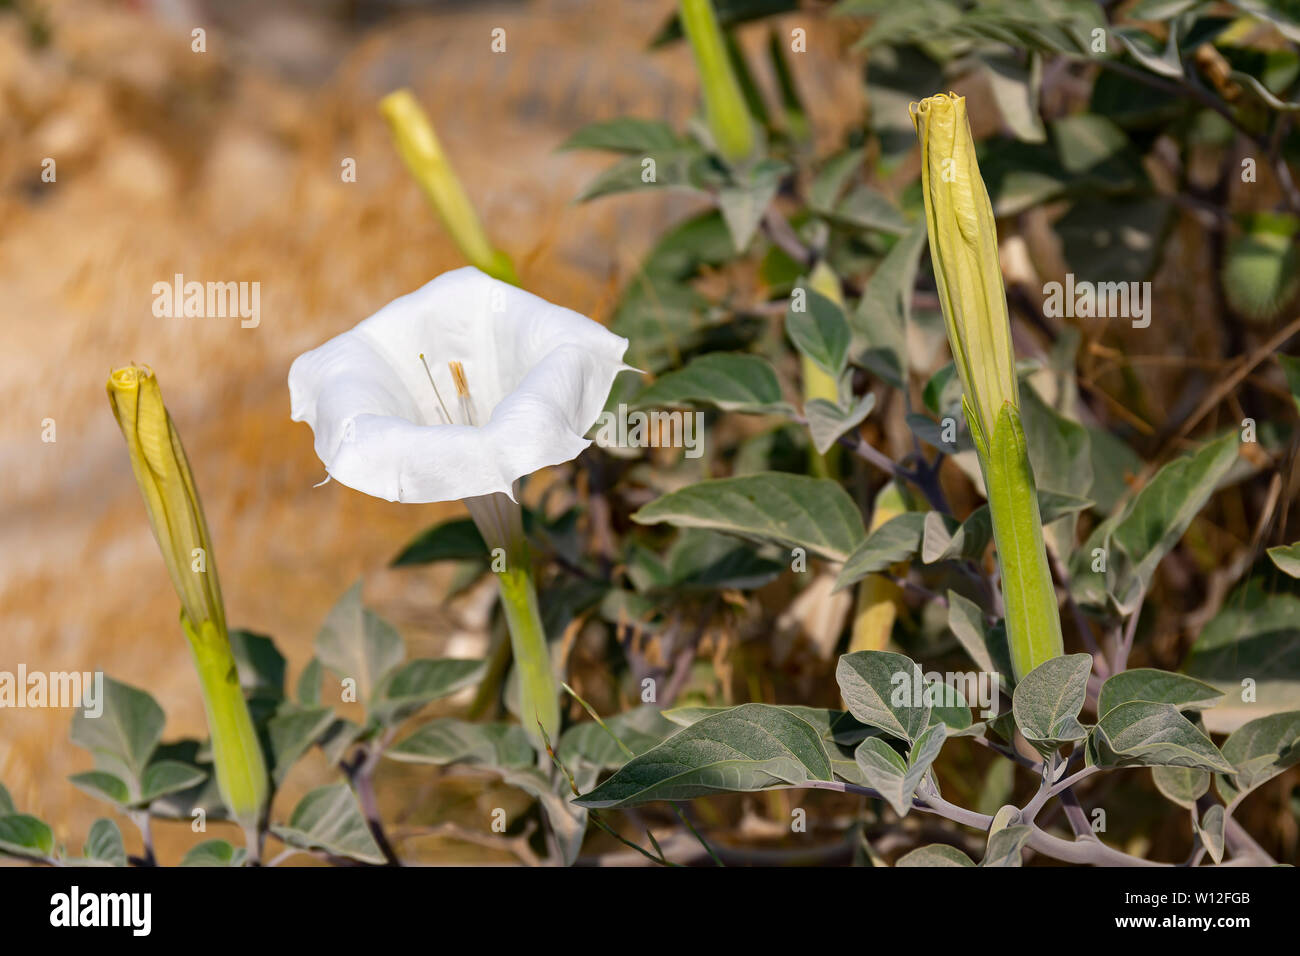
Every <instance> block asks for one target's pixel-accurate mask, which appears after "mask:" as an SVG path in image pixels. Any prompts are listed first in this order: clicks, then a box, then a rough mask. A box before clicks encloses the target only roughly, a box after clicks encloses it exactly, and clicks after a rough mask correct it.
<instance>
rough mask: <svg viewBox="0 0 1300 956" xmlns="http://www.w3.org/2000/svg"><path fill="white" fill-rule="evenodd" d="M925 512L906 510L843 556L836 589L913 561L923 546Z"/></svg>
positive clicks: (836, 580)
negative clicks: (846, 555) (842, 565)
mask: <svg viewBox="0 0 1300 956" xmlns="http://www.w3.org/2000/svg"><path fill="white" fill-rule="evenodd" d="M925 519H926V515H925V513H924V512H920V511H907V512H904V513H903V514H901V515H898V516H897V517H894V518H890V519H889V520H888V521H886V522H885V523H884V524H882V525H881V526H880V527H879V528H877V529H876V530H875V531H873V532H871V534H869V535H867V536H866V539H865V540H864V541H863V542H862V543H861V544H860V545H859V546H858V547H857V548H856V549H855V550H854V551H853V552H852V553H851V554H849V555H848V557H847V558H846V559H845V560H844V567H843V568H842V569H841V570H840V573H839V576H838V577H837V578H836V579H835V590H837V591H839V590H842V589H844V588H846V587H848V586H849V585H850V584H854V583H856V582H857V581H860V580H861V579H862V578H865V577H866V576H867V575H868V574H875V573H876V572H879V571H884V570H885V569H886V568H892V567H893V566H894V565H895V564H898V563H899V562H902V561H910V560H911V559H912V558H913V557H915V555H916V552H917V551H918V550H919V549H920V547H921V539H922V536H923V534H924V531H925Z"/></svg>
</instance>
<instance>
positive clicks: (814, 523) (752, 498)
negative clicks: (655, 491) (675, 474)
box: [632, 472, 865, 561]
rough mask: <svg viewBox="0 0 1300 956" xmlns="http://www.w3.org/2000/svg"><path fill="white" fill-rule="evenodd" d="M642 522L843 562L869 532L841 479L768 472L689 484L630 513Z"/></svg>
mask: <svg viewBox="0 0 1300 956" xmlns="http://www.w3.org/2000/svg"><path fill="white" fill-rule="evenodd" d="M632 520H633V521H636V522H637V523H638V524H659V523H667V524H671V525H674V526H676V527H679V528H708V529H712V530H714V531H724V532H726V533H728V534H733V535H737V536H739V537H742V538H748V539H750V540H758V541H771V542H774V543H776V544H778V545H781V546H783V547H802V548H805V549H807V550H808V551H810V552H812V553H814V554H818V555H820V556H822V557H824V558H827V559H829V560H831V561H843V560H844V559H845V558H847V557H848V555H849V553H850V552H851V551H852V550H853V549H854V548H855V547H856V546H857V545H858V543H859V542H860V541H862V539H863V538H864V537H865V532H864V531H863V528H862V516H861V514H860V513H859V511H858V509H857V506H856V505H855V504H854V503H853V499H852V498H850V497H849V496H848V494H847V493H846V492H845V491H844V489H843V488H841V487H840V485H839V483H838V482H834V481H830V480H828V479H819V478H808V477H805V476H803V475H789V474H780V473H777V472H765V473H761V474H756V475H744V476H742V477H738V478H717V479H713V480H710V481H702V482H699V483H697V484H694V485H688V486H687V487H685V488H682V489H681V490H679V491H674V492H670V493H669V494H666V495H664V496H663V497H661V498H658V499H656V500H654V501H652V502H650V503H649V504H648V505H646V506H645V507H643V508H642V509H641V510H640V511H638V512H636V513H635V514H634V515H632Z"/></svg>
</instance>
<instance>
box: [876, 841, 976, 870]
mask: <svg viewBox="0 0 1300 956" xmlns="http://www.w3.org/2000/svg"><path fill="white" fill-rule="evenodd" d="M894 866H969V867H973V866H975V864H974V862H972V860H971V858H970V857H968V856H967V855H966V854H965V853H963V852H962V851H961V850H959V849H957V848H956V847H955V846H949V845H948V844H946V843H931V844H929V845H928V846H921V847H917V848H916V849H915V850H913V851H912V852H910V853H904V854H903V855H902V856H900V857H899V858H898V862H896V863H895V864H894Z"/></svg>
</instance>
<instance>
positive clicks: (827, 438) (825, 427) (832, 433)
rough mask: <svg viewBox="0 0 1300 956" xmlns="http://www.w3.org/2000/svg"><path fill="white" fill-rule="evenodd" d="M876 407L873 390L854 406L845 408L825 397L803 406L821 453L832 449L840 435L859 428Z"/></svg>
mask: <svg viewBox="0 0 1300 956" xmlns="http://www.w3.org/2000/svg"><path fill="white" fill-rule="evenodd" d="M875 407H876V396H875V394H874V393H872V392H868V393H867V394H866V395H864V396H863V397H862V398H861V399H860V400H859V401H858V402H857V403H856V404H855V405H854V406H853V407H852V408H850V409H843V408H841V407H840V406H838V405H834V404H832V403H830V402H828V401H826V400H825V399H824V398H814V399H812V400H811V401H809V402H806V403H805V404H804V407H803V411H804V415H806V416H807V418H808V430H809V431H810V432H811V433H812V439H813V446H814V447H815V448H816V449H817V451H818V452H819V453H820V454H823V455H824V454H826V452H828V451H830V449H831V446H833V445H834V444H835V443H836V442H837V441H839V439H840V436H841V435H843V434H844V433H845V432H847V431H849V430H850V429H853V428H857V427H858V426H859V425H861V424H862V422H863V420H864V419H865V418H866V417H867V416H868V415H870V414H871V410H872V409H873V408H875Z"/></svg>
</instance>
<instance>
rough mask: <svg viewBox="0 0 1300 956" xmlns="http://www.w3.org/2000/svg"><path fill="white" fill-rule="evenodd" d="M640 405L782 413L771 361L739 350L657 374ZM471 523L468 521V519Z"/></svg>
mask: <svg viewBox="0 0 1300 956" xmlns="http://www.w3.org/2000/svg"><path fill="white" fill-rule="evenodd" d="M635 404H636V405H637V406H638V407H641V408H649V407H680V406H690V405H712V406H714V407H716V408H719V409H721V410H722V411H724V412H746V413H749V414H754V415H762V414H769V413H776V414H786V413H788V412H790V411H791V408H790V406H789V405H788V404H787V403H786V402H784V401H782V400H781V384H780V382H778V381H777V378H776V371H775V370H774V369H773V368H772V363H771V362H769V361H767V359H764V358H760V357H759V356H757V355H746V354H744V353H741V352H708V353H705V354H704V355H701V356H699V357H698V358H694V359H692V360H691V361H690V362H689V363H687V365H686V366H685V367H684V368H681V369H678V370H677V371H675V372H668V373H666V374H664V375H661V376H660V377H659V378H658V379H656V380H655V381H654V382H653V383H651V384H650V385H648V386H647V387H646V388H645V390H644V391H642V392H641V394H639V395H638V396H637V397H636V401H635ZM471 523H472V522H471Z"/></svg>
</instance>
